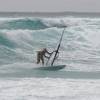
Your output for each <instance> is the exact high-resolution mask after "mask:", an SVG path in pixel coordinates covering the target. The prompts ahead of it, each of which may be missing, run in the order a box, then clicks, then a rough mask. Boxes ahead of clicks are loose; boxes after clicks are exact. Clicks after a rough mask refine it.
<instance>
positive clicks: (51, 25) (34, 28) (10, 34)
mask: <svg viewBox="0 0 100 100" xmlns="http://www.w3.org/2000/svg"><path fill="white" fill-rule="evenodd" d="M63 26H67V28H66V30H65V33H64V37H63V40H62V44H61V48H60V51H59V52H60V54H59V59H58V60H57V61H56V64H66V66H67V67H66V68H65V69H64V71H67V70H74V71H100V18H81V17H79V18H75V17H60V18H32V17H31V18H30V17H29V18H28V17H27V18H26V17H23V18H0V65H1V66H0V73H11V72H18V71H21V70H24V71H26V70H27V69H31V68H33V67H37V65H36V52H37V50H39V49H41V48H43V47H46V48H48V50H49V51H52V50H55V49H56V47H57V44H58V42H59V39H60V36H61V33H62V31H63V28H62V27H63ZM39 66H41V65H39Z"/></svg>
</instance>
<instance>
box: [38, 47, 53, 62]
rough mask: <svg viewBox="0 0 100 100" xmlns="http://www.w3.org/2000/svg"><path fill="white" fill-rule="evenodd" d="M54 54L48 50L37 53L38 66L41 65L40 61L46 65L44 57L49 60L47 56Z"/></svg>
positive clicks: (44, 49)
mask: <svg viewBox="0 0 100 100" xmlns="http://www.w3.org/2000/svg"><path fill="white" fill-rule="evenodd" d="M53 52H54V51H53ZM53 52H51V53H50V52H48V51H47V49H46V48H43V49H42V50H40V51H37V64H39V63H40V61H42V64H44V57H45V58H47V59H49V57H48V56H46V53H47V54H49V55H51V54H52V53H53Z"/></svg>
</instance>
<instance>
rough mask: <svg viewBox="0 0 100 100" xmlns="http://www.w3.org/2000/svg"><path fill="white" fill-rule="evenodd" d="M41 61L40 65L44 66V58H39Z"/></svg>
mask: <svg viewBox="0 0 100 100" xmlns="http://www.w3.org/2000/svg"><path fill="white" fill-rule="evenodd" d="M41 61H42V64H43V65H44V58H43V57H41Z"/></svg>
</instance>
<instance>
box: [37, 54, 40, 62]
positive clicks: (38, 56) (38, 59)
mask: <svg viewBox="0 0 100 100" xmlns="http://www.w3.org/2000/svg"><path fill="white" fill-rule="evenodd" d="M39 63H40V55H39V54H37V64H39Z"/></svg>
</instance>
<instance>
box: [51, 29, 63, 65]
mask: <svg viewBox="0 0 100 100" xmlns="http://www.w3.org/2000/svg"><path fill="white" fill-rule="evenodd" d="M64 31H65V28H64V30H63V32H62V34H61V38H60V42H59V44H58V47H57V50H56V53H55V56H54V58H53V61H52V63H51V66H52V65H53V64H54V61H55V59H56V56H57V54H58V51H59V48H60V45H61V41H62V38H63V34H64Z"/></svg>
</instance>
